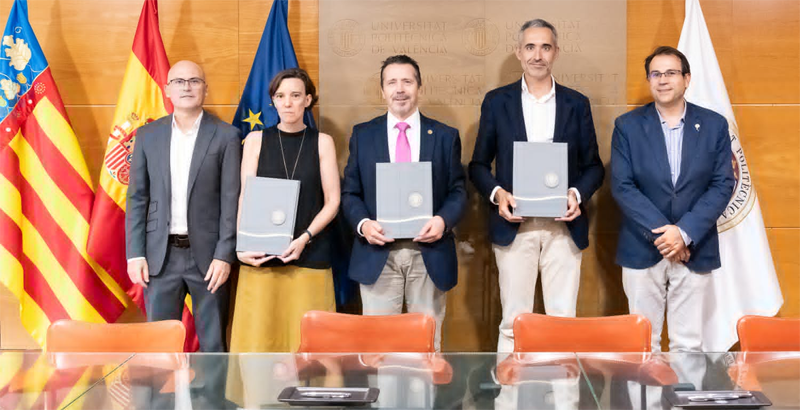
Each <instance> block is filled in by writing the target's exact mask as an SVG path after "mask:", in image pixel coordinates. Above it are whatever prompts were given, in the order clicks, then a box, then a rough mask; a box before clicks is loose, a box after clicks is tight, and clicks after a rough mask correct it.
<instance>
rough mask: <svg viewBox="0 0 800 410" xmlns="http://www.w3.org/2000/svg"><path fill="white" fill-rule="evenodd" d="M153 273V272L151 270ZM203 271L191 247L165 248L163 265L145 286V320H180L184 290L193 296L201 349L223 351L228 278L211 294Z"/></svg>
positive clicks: (193, 311) (193, 308) (226, 319)
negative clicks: (198, 266) (165, 253)
mask: <svg viewBox="0 0 800 410" xmlns="http://www.w3.org/2000/svg"><path fill="white" fill-rule="evenodd" d="M151 274H152V272H151ZM205 276H206V272H200V270H199V269H198V268H197V264H196V263H195V260H194V255H193V254H192V248H191V247H188V248H176V247H174V246H169V248H168V249H167V255H166V260H165V261H164V267H163V268H162V269H161V272H159V274H158V275H155V276H152V275H151V276H150V283H149V284H148V285H147V289H145V307H146V308H147V320H148V321H150V322H152V321H156V320H169V319H175V320H181V316H182V314H183V305H184V299H185V298H186V294H187V292H188V293H189V295H191V297H192V313H193V315H194V326H195V329H196V331H197V338H198V339H199V340H200V351H201V352H224V351H226V350H227V348H226V347H227V345H226V343H225V339H226V329H227V327H228V302H229V298H230V285H229V283H230V281H228V282H225V284H224V285H222V286H220V288H219V289H217V291H216V292H215V293H211V292H210V291H209V290H208V289H207V288H208V282H206V281H204V280H203V278H205Z"/></svg>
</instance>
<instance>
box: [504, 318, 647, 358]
mask: <svg viewBox="0 0 800 410" xmlns="http://www.w3.org/2000/svg"><path fill="white" fill-rule="evenodd" d="M649 351H650V321H649V320H647V318H645V317H644V316H641V315H621V316H605V317H586V318H583V317H581V318H574V317H571V318H565V317H555V316H546V315H540V314H537V313H524V314H521V315H519V316H517V318H516V319H514V352H519V353H521V352H642V353H646V352H649Z"/></svg>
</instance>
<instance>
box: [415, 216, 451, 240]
mask: <svg viewBox="0 0 800 410" xmlns="http://www.w3.org/2000/svg"><path fill="white" fill-rule="evenodd" d="M442 234H444V219H442V217H441V216H439V215H436V216H434V217H433V218H431V219H429V220H428V222H427V223H425V226H423V227H422V229H421V230H420V231H419V234H417V237H416V238H414V242H423V243H431V242H436V241H438V240H439V239H442Z"/></svg>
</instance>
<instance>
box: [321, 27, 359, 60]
mask: <svg viewBox="0 0 800 410" xmlns="http://www.w3.org/2000/svg"><path fill="white" fill-rule="evenodd" d="M328 44H329V45H330V46H331V49H332V50H333V52H334V53H336V54H337V55H338V56H340V57H353V56H355V55H356V54H358V53H359V52H360V51H361V49H362V48H363V47H364V33H362V32H361V27H360V25H359V24H358V22H357V21H355V20H350V19H345V20H339V21H337V22H336V24H334V25H333V28H331V30H330V31H329V32H328Z"/></svg>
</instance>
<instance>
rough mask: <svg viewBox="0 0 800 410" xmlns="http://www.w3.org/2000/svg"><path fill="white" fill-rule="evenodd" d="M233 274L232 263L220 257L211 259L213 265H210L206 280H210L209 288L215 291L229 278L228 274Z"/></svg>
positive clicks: (212, 291)
mask: <svg viewBox="0 0 800 410" xmlns="http://www.w3.org/2000/svg"><path fill="white" fill-rule="evenodd" d="M230 274H231V264H230V263H228V262H225V261H221V260H219V259H214V260H213V261H211V266H209V267H208V272H207V273H206V277H205V279H203V280H204V281H206V282H208V290H210V291H211V293H214V292H216V291H217V289H219V287H220V286H222V285H223V284H224V283H225V281H227V280H228V275H230Z"/></svg>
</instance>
